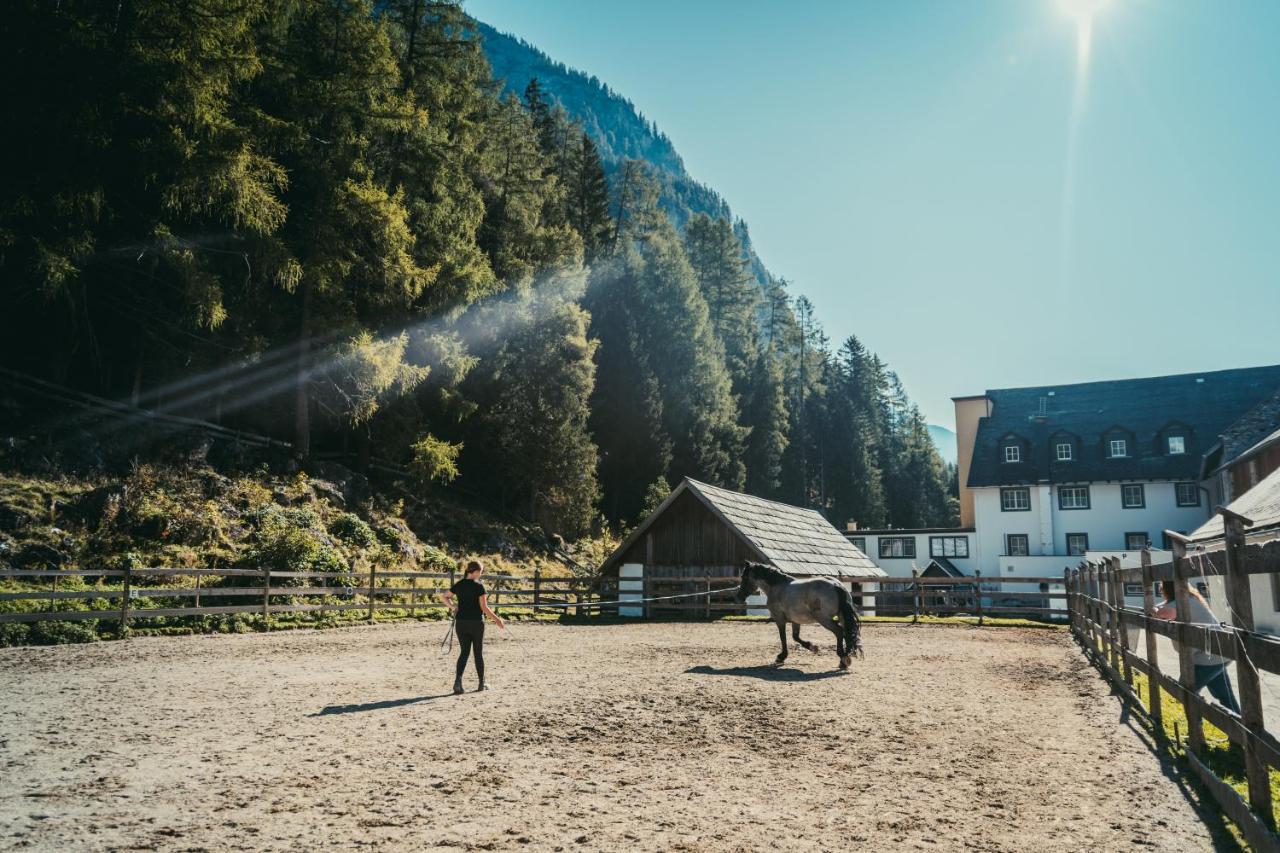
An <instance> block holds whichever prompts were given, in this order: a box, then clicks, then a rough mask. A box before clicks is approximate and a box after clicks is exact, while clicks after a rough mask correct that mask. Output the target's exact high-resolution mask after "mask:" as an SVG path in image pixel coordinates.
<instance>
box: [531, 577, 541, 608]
mask: <svg viewBox="0 0 1280 853" xmlns="http://www.w3.org/2000/svg"><path fill="white" fill-rule="evenodd" d="M541 603H542V569H534V570H533V606H534V607H535V608H536V607H537V606H538V605H539V604H541Z"/></svg>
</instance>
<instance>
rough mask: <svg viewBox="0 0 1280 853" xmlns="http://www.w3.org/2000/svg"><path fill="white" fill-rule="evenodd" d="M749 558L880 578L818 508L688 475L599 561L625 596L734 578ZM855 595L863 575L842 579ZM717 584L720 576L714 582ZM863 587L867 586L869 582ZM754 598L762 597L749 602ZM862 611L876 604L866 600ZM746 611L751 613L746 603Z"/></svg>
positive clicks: (691, 606) (701, 602)
mask: <svg viewBox="0 0 1280 853" xmlns="http://www.w3.org/2000/svg"><path fill="white" fill-rule="evenodd" d="M748 560H751V561H754V562H757V563H765V564H767V565H770V566H773V567H774V568H776V569H779V570H781V571H784V572H786V573H787V574H789V575H795V576H797V577H830V578H834V579H837V580H842V579H845V578H867V577H885V572H884V571H883V570H882V569H880V568H879V567H878V566H876V564H875V563H873V562H871V560H870V559H869V558H868V557H867V555H866V554H864V553H862V551H860V550H858V548H857V547H856V546H855V545H854V544H853V543H852V542H850V541H849V540H848V539H846V538H845V537H844V536H843V535H842V534H841V533H840V531H838V530H836V529H835V528H834V527H832V526H831V524H830V522H828V521H827V520H826V519H825V518H823V517H822V514H821V513H819V512H817V511H816V510H812V509H801V508H800V507H794V506H790V505H788V504H784V503H778V502H777V501H768V500H764V499H763V498H757V497H753V496H751V495H744V494H741V493H739V492H731V491H729V490H728V489H721V488H718V487H716V486H710V485H707V484H706V483H700V482H698V481H697V480H691V479H689V478H685V480H684V481H683V482H681V483H680V485H679V486H677V487H676V488H675V490H674V491H672V492H671V494H670V495H669V496H668V497H667V499H666V500H665V501H663V502H662V505H661V506H659V507H658V508H657V510H655V511H654V513H653V514H652V515H651V516H649V517H648V518H647V519H645V521H644V522H643V523H642V524H640V525H639V526H638V527H636V529H635V530H633V531H632V532H631V535H629V536H628V537H627V538H626V539H625V540H624V541H623V543H622V544H621V545H619V546H618V549H617V550H616V551H614V552H613V554H611V555H610V556H609V558H608V559H607V560H605V561H604V564H603V565H602V566H601V567H600V572H601V574H602V575H604V576H605V577H606V578H610V577H614V578H617V591H618V593H619V597H620V598H623V599H640V598H645V597H650V596H653V595H673V594H682V593H684V592H696V591H698V590H699V589H703V588H708V587H709V586H710V581H712V580H714V579H726V578H728V579H736V578H737V577H738V575H739V573H740V572H741V570H742V566H743V564H744V563H745V562H747V561H748ZM845 583H846V584H847V585H848V586H849V587H850V589H851V591H852V592H853V596H854V601H855V603H858V604H859V606H860V607H862V602H861V601H860V598H861V595H860V594H861V592H862V591H863V589H862V582H854V581H845ZM716 586H717V587H718V588H720V587H723V586H725V584H724V583H718V584H716ZM867 591H871V590H870V589H868V590H867ZM751 603H752V604H759V603H763V602H762V601H760V602H754V601H753V602H751ZM671 604H672V605H675V606H671V607H668V606H667V603H665V602H660V603H655V605H654V606H645V607H641V606H636V607H631V608H627V607H624V608H622V609H621V610H620V611H619V612H620V613H621V614H622V615H623V616H645V615H649V614H650V613H653V612H656V611H660V610H666V609H678V610H684V611H695V612H696V611H697V610H698V609H702V610H703V611H705V613H706V614H708V615H709V614H711V613H712V612H713V611H720V612H723V611H725V610H741V609H742V608H741V605H737V604H736V603H734V602H733V600H732V599H731V598H728V597H725V596H719V597H717V598H716V599H714V601H712V602H708V601H707V600H706V599H701V598H693V599H691V600H690V599H682V600H678V601H676V602H672V603H671ZM866 605H867V607H863V609H864V611H865V610H867V609H869V608H873V607H874V602H873V601H871V600H870V599H868V600H867V602H866ZM749 612H755V610H750V609H749Z"/></svg>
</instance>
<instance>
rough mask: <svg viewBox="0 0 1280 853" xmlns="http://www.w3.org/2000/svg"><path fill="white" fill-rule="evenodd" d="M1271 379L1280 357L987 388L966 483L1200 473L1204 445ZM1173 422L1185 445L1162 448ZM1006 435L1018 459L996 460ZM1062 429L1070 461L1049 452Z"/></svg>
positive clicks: (1279, 372) (1261, 395)
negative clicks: (1121, 441) (1180, 449)
mask: <svg viewBox="0 0 1280 853" xmlns="http://www.w3.org/2000/svg"><path fill="white" fill-rule="evenodd" d="M1277 388H1280V365H1273V366H1270V367H1248V368H1240V369H1237V370H1219V371H1214V372H1209V373H1188V374H1183V375H1180V376H1157V377H1152V378H1149V379H1122V380H1115V381H1108V382H1085V383H1080V384H1076V385H1046V386H1040V387H1034V388H1006V389H1000V390H993V391H988V392H987V394H986V396H987V397H988V398H989V399H990V400H991V414H990V415H989V416H987V417H984V418H982V419H981V420H980V421H979V423H978V434H977V438H976V440H975V443H974V451H973V463H972V465H971V467H970V469H969V482H968V485H969V486H970V487H978V486H1004V485H1025V484H1032V483H1045V482H1047V483H1087V482H1101V481H1108V480H1110V481H1115V480H1198V479H1199V475H1200V463H1201V456H1202V454H1203V453H1204V452H1205V451H1206V450H1208V449H1209V448H1210V447H1212V446H1214V445H1216V444H1217V442H1218V437H1219V435H1221V434H1222V433H1223V432H1224V431H1225V430H1226V429H1227V428H1228V427H1229V426H1230V425H1231V424H1232V423H1233V422H1234V421H1235V420H1236V419H1237V418H1239V417H1240V416H1241V415H1243V414H1244V413H1245V412H1247V411H1249V410H1250V409H1251V408H1253V407H1254V406H1257V405H1258V404H1259V403H1260V402H1262V401H1263V400H1264V399H1265V398H1267V397H1269V396H1270V395H1272V394H1273V393H1275V392H1276V389H1277ZM1042 404H1043V409H1042V408H1041V406H1042ZM1169 427H1171V428H1174V429H1179V430H1181V431H1182V432H1183V434H1185V437H1186V452H1185V453H1183V454H1180V455H1169V454H1167V453H1165V452H1164V451H1165V447H1164V442H1163V441H1162V440H1161V439H1162V437H1163V435H1164V434H1165V430H1166V428H1169ZM1113 428H1117V429H1118V430H1120V431H1122V432H1121V433H1117V437H1121V436H1123V437H1125V438H1127V439H1128V441H1129V447H1128V451H1129V455H1128V456H1127V457H1125V458H1122V459H1108V458H1106V454H1105V453H1104V449H1105V445H1106V442H1105V440H1104V439H1105V437H1106V436H1107V435H1108V433H1109V432H1110V431H1111V430H1112V429H1113ZM1126 434H1127V435H1126ZM1006 436H1014V437H1016V438H1017V439H1019V440H1020V441H1021V442H1022V443H1023V447H1024V452H1023V460H1022V461H1020V462H1003V461H1002V453H1001V447H1002V440H1003V439H1005V437H1006ZM1058 436H1064V438H1063V439H1061V440H1069V441H1072V443H1073V444H1074V450H1075V453H1074V456H1075V458H1074V459H1072V460H1071V461H1069V462H1058V461H1056V459H1055V458H1054V457H1055V454H1054V445H1055V444H1056V443H1058V441H1059V440H1060V439H1059V438H1058Z"/></svg>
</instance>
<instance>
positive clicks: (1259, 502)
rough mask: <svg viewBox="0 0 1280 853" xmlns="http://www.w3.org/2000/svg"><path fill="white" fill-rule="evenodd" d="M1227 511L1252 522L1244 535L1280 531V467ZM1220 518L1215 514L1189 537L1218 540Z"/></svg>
mask: <svg viewBox="0 0 1280 853" xmlns="http://www.w3.org/2000/svg"><path fill="white" fill-rule="evenodd" d="M1227 509H1229V510H1231V511H1232V512H1234V513H1236V514H1237V515H1243V516H1244V517H1245V518H1247V519H1249V520H1250V521H1252V522H1253V526H1252V527H1248V528H1246V529H1245V533H1246V534H1253V533H1261V532H1264V531H1267V530H1273V529H1277V528H1280V468H1277V469H1276V470H1274V471H1272V472H1271V473H1270V474H1268V475H1267V476H1266V477H1264V478H1263V479H1262V481H1261V482H1259V483H1258V484H1257V485H1256V486H1254V487H1253V488H1252V489H1250V490H1249V491H1247V492H1245V493H1244V494H1243V495H1241V496H1240V497H1238V498H1236V499H1235V500H1233V501H1232V502H1231V503H1230V504H1229V505H1228V506H1227ZM1222 536H1223V529H1222V516H1220V515H1215V516H1213V518H1210V519H1209V520H1208V521H1206V522H1205V523H1204V524H1202V525H1200V527H1199V528H1197V529H1196V530H1195V532H1193V533H1192V534H1191V538H1192V539H1193V540H1195V541H1197V542H1204V541H1209V540H1213V539H1221V538H1222Z"/></svg>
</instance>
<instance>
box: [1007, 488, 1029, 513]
mask: <svg viewBox="0 0 1280 853" xmlns="http://www.w3.org/2000/svg"><path fill="white" fill-rule="evenodd" d="M1030 509H1031V490H1030V489H1026V488H1014V489H1001V490H1000V511H1001V512H1027V511H1029V510H1030Z"/></svg>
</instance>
